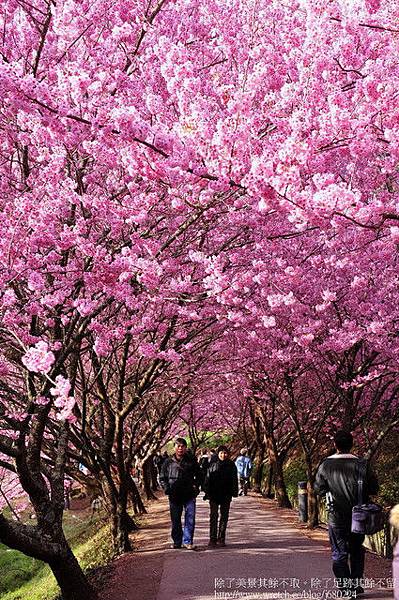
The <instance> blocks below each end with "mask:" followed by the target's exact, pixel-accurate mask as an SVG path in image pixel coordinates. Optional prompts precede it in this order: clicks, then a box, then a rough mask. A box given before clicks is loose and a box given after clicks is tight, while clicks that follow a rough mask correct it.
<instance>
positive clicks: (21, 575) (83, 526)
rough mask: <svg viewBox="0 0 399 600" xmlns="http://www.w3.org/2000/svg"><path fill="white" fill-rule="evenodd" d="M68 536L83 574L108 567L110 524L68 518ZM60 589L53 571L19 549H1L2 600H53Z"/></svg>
mask: <svg viewBox="0 0 399 600" xmlns="http://www.w3.org/2000/svg"><path fill="white" fill-rule="evenodd" d="M64 524H65V533H66V537H67V539H68V541H69V543H70V544H71V545H72V549H73V551H74V553H75V555H76V557H77V558H78V560H79V563H80V565H81V567H82V569H83V570H84V571H88V570H90V569H93V568H95V567H99V566H102V565H105V564H107V563H108V562H109V561H110V560H111V559H112V547H111V534H110V529H109V525H108V524H104V522H103V521H102V520H101V519H100V518H97V519H95V520H93V521H92V522H91V523H89V521H88V516H87V515H86V516H85V518H80V517H77V516H76V515H74V514H73V513H69V512H67V513H66V515H65V521H64ZM58 596H59V588H58V586H57V583H56V581H55V579H54V576H53V574H52V572H51V570H50V568H49V567H48V566H47V565H46V564H45V563H43V562H41V561H39V560H35V559H33V558H30V557H29V556H25V554H22V553H21V552H18V551H17V550H10V549H8V548H6V547H5V546H0V599H1V600H28V599H29V600H54V599H55V598H57V597H58Z"/></svg>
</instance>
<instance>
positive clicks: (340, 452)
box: [315, 430, 378, 596]
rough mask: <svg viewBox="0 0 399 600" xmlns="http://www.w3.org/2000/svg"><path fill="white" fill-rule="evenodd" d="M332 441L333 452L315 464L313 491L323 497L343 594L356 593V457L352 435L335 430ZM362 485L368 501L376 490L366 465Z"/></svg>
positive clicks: (359, 570) (359, 569)
mask: <svg viewBox="0 0 399 600" xmlns="http://www.w3.org/2000/svg"><path fill="white" fill-rule="evenodd" d="M334 444H335V449H336V453H335V454H333V455H332V456H329V457H328V458H326V459H325V460H324V461H323V462H322V463H321V465H320V466H319V469H318V471H317V474H316V481H315V491H316V493H317V494H319V495H321V496H326V500H327V507H328V533H329V537H330V544H331V549H332V560H333V572H334V575H335V577H336V579H337V582H338V586H339V588H340V589H342V590H343V591H344V592H345V593H346V595H348V596H350V595H353V596H356V595H357V594H361V593H363V591H364V590H363V588H362V587H361V585H360V580H361V579H363V572H364V548H363V541H364V535H360V534H358V533H352V532H351V521H352V508H353V506H356V504H357V503H358V484H357V482H358V474H359V466H360V465H359V463H360V461H359V459H358V458H357V457H356V456H355V455H354V454H351V453H350V451H351V449H352V446H353V437H352V435H351V434H350V433H349V432H348V431H343V430H341V431H337V433H336V434H335V437H334ZM363 489H364V500H363V501H364V502H368V496H369V494H377V493H378V482H377V479H376V477H375V475H374V474H373V473H372V472H371V470H370V468H369V467H367V471H366V477H365V481H364V488H363ZM348 560H349V561H350V567H349V564H348Z"/></svg>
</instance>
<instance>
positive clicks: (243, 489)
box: [236, 448, 252, 496]
mask: <svg viewBox="0 0 399 600" xmlns="http://www.w3.org/2000/svg"><path fill="white" fill-rule="evenodd" d="M236 467H237V472H238V479H239V482H240V492H239V494H238V495H239V496H246V495H247V492H248V487H249V476H250V475H251V470H252V461H251V459H250V458H249V456H248V450H247V449H246V448H242V449H241V450H240V455H239V457H238V458H237V459H236Z"/></svg>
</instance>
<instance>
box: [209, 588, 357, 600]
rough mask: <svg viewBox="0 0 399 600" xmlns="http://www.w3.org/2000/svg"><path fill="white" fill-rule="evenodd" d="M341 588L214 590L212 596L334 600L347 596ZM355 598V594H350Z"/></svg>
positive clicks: (249, 598) (266, 599)
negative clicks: (270, 590) (292, 590)
mask: <svg viewBox="0 0 399 600" xmlns="http://www.w3.org/2000/svg"><path fill="white" fill-rule="evenodd" d="M347 597H348V596H347V595H346V594H345V592H343V591H342V590H320V591H312V590H303V591H302V592H289V591H287V590H284V591H281V592H278V591H274V592H254V591H251V592H248V591H241V590H215V594H214V598H247V600H256V599H258V598H261V599H263V600H301V599H303V600H336V599H339V598H347ZM351 597H352V598H355V594H352V596H351Z"/></svg>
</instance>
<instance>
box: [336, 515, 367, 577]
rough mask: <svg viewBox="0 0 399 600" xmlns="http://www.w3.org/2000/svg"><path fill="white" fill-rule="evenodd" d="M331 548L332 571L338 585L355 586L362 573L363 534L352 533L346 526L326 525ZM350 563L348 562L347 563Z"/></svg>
mask: <svg viewBox="0 0 399 600" xmlns="http://www.w3.org/2000/svg"><path fill="white" fill-rule="evenodd" d="M328 534H329V537H330V544H331V550H332V560H333V572H334V575H335V577H336V579H338V586H339V587H340V588H343V587H357V586H358V585H360V583H359V580H360V579H363V573H364V554H365V552H364V548H363V542H364V535H361V534H359V533H352V532H351V530H350V525H349V526H348V527H337V526H335V525H329V526H328ZM349 563H350V564H349Z"/></svg>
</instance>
